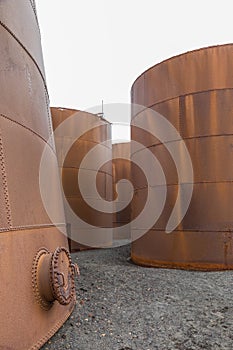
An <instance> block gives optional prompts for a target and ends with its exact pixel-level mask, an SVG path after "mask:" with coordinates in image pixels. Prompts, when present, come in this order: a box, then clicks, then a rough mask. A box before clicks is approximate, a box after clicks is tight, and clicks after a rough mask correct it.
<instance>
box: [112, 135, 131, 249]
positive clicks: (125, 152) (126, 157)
mask: <svg viewBox="0 0 233 350" xmlns="http://www.w3.org/2000/svg"><path fill="white" fill-rule="evenodd" d="M130 150H131V149H130V142H121V143H114V144H113V145H112V155H113V156H112V158H113V160H112V167H113V188H114V197H115V201H114V210H113V213H114V215H113V227H114V228H115V230H114V235H113V240H114V242H115V243H116V242H122V241H129V240H130V239H131V234H130V230H129V229H128V227H127V226H126V224H128V223H129V222H130V219H131V194H130V188H129V187H128V181H130V180H131V163H130ZM118 181H121V187H117V183H118ZM119 191H120V192H121V193H119ZM122 205H123V209H122ZM122 226H123V230H121V231H120V230H117V227H122Z"/></svg>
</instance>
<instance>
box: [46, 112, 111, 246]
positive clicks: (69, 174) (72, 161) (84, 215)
mask: <svg viewBox="0 0 233 350" xmlns="http://www.w3.org/2000/svg"><path fill="white" fill-rule="evenodd" d="M51 114H52V120H53V127H54V130H55V129H56V128H57V127H58V126H59V125H60V124H62V122H63V121H65V120H66V119H68V118H69V117H72V116H74V115H77V118H79V119H78V120H80V121H79V122H78V124H79V127H80V128H81V127H82V123H88V121H87V119H88V116H90V117H91V119H90V120H91V122H90V125H89V124H88V129H89V131H87V132H86V133H84V134H83V135H82V136H80V137H79V138H78V139H77V140H76V141H75V142H74V143H73V145H72V147H71V148H70V150H69V152H68V153H67V155H66V158H65V160H64V164H63V166H61V173H62V185H63V190H64V194H65V197H66V199H67V201H68V203H69V205H70V207H71V208H72V210H73V211H74V213H75V214H76V215H77V216H78V217H80V218H81V219H82V220H83V221H84V222H86V223H88V224H89V225H90V227H88V228H87V229H83V228H82V227H81V226H80V227H79V226H74V224H73V223H70V222H69V217H68V214H67V213H66V220H67V225H68V230H69V244H70V250H71V252H74V251H77V250H80V249H87V248H90V246H88V244H87V245H86V244H83V243H82V242H83V239H82V235H83V234H85V235H86V237H88V236H89V237H91V236H93V235H95V227H103V228H106V227H109V228H111V227H112V221H113V220H112V213H104V212H99V211H97V210H96V209H95V208H91V206H90V205H89V204H88V203H86V200H87V199H88V200H90V201H91V202H93V203H95V202H96V201H98V198H95V195H93V192H92V186H91V185H92V177H91V175H92V173H93V172H94V174H95V178H96V187H97V190H98V192H99V194H100V196H101V197H102V198H103V199H105V200H108V201H110V200H111V199H112V196H113V179H112V162H111V161H110V162H106V164H103V167H101V168H100V169H99V171H97V170H96V169H95V167H94V166H93V164H92V162H91V161H90V162H88V165H87V166H86V169H84V171H85V173H86V178H85V184H84V185H83V186H82V192H81V190H80V185H79V182H78V174H79V171H80V166H81V162H82V160H83V158H84V157H85V156H86V155H88V153H89V152H90V151H91V150H92V149H93V148H94V147H95V146H99V150H98V156H100V157H102V158H103V159H104V158H105V155H106V159H107V156H108V155H109V154H110V155H111V152H112V149H111V125H110V123H109V122H107V121H106V120H105V119H103V118H100V117H98V116H97V115H93V114H90V113H87V112H83V111H77V110H73V109H67V108H55V107H53V108H51ZM83 116H84V117H86V118H84V119H83V118H82V117H83ZM96 121H99V122H100V125H99V126H95V122H96ZM72 128H73V125H72V121H71V122H70V131H71V132H72ZM67 137H68V138H69V135H65V134H64V135H61V136H55V142H56V146H57V147H56V148H57V155H58V159H61V157H62V150H63V147H62V145H63V143H64V142H66V138H67ZM106 140H109V141H108V142H107V143H106V144H104V143H103V142H104V141H106ZM82 170H83V169H82ZM91 225H92V227H91ZM107 241H108V243H107V244H109V246H110V245H111V244H112V236H111V237H108V238H107ZM91 247H92V248H94V246H91Z"/></svg>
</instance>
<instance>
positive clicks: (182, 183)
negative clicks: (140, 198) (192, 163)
mask: <svg viewBox="0 0 233 350" xmlns="http://www.w3.org/2000/svg"><path fill="white" fill-rule="evenodd" d="M225 183H229V184H230V183H233V180H225V181H197V182H181V183H173V184H168V183H165V184H161V185H153V186H142V187H137V188H135V189H134V193H135V192H136V191H140V190H144V189H147V188H148V187H168V186H170V187H171V186H182V185H201V184H225Z"/></svg>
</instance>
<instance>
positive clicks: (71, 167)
mask: <svg viewBox="0 0 233 350" xmlns="http://www.w3.org/2000/svg"><path fill="white" fill-rule="evenodd" d="M62 168H63V169H73V170H88V171H93V172H95V173H97V174H98V173H102V174H105V175H109V176H111V177H113V175H112V174H109V173H107V172H105V171H103V170H96V169H89V168H76V167H74V166H64V165H63V166H62Z"/></svg>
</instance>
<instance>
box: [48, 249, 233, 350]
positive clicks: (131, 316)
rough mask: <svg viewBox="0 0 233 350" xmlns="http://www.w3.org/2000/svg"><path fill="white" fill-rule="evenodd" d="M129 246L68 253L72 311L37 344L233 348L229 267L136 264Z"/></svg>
mask: <svg viewBox="0 0 233 350" xmlns="http://www.w3.org/2000/svg"><path fill="white" fill-rule="evenodd" d="M129 255H130V247H129V246H125V247H121V248H115V249H104V250H91V251H83V252H80V253H76V254H73V260H74V261H76V262H78V264H79V266H80V271H81V276H80V277H79V278H78V279H77V305H76V309H75V311H74V313H73V314H72V316H71V317H70V318H69V320H68V321H67V322H66V323H65V325H64V326H63V327H62V328H61V329H60V331H59V332H58V333H56V334H55V336H54V337H53V338H52V339H51V340H50V341H49V342H48V343H47V344H46V345H45V346H44V347H43V348H42V349H43V350H51V349H56V350H64V349H75V350H155V349H158V350H170V349H172V350H173V349H174V350H191V349H205V350H215V349H221V350H223V349H227V350H232V349H233V298H232V282H233V274H232V272H231V271H226V272H207V273H206V272H190V271H189V272H188V271H182V270H181V271H180V270H167V269H154V268H143V267H139V266H136V265H133V264H131V263H130V262H129V261H127V258H128V257H129Z"/></svg>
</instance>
